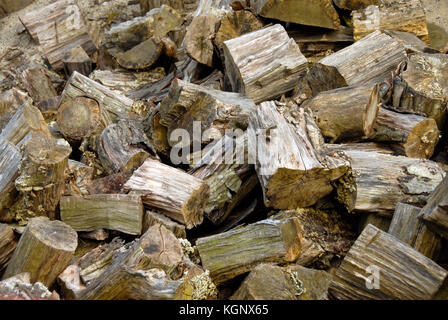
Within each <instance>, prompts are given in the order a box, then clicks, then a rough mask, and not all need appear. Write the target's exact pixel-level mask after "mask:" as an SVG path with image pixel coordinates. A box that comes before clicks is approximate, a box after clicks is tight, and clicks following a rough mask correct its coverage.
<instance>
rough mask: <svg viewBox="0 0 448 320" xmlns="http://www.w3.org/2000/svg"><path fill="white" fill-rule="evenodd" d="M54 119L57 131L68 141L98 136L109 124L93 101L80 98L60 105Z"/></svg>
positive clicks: (104, 114) (96, 103)
mask: <svg viewBox="0 0 448 320" xmlns="http://www.w3.org/2000/svg"><path fill="white" fill-rule="evenodd" d="M56 118H57V123H58V127H59V130H60V131H61V133H62V134H63V135H64V137H65V138H66V139H67V140H68V141H81V140H83V139H86V138H89V137H91V136H94V135H95V134H100V133H101V132H102V130H103V129H104V128H105V127H106V126H107V125H109V123H110V122H111V120H110V119H109V115H108V114H107V113H105V112H104V111H103V110H102V108H101V107H100V105H99V104H98V102H97V101H96V100H95V99H91V98H86V97H81V96H79V97H76V98H74V99H73V100H68V101H66V102H64V103H63V104H61V105H60V106H59V109H58V113H57V117H56Z"/></svg>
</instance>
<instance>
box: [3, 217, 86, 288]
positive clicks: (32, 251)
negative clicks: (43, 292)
mask: <svg viewBox="0 0 448 320" xmlns="http://www.w3.org/2000/svg"><path fill="white" fill-rule="evenodd" d="M77 246H78V235H77V234H76V232H75V231H74V230H73V229H72V228H70V227H69V226H68V225H66V224H65V223H63V222H61V221H50V220H48V219H47V218H43V217H38V218H34V219H31V220H30V221H29V223H28V225H27V227H26V229H25V232H24V233H23V235H22V236H21V238H20V241H19V244H18V245H17V248H16V250H15V251H14V254H13V256H12V258H11V260H10V262H9V264H8V267H7V268H6V271H5V273H4V275H3V279H7V278H9V277H11V276H14V275H17V274H20V273H22V272H29V273H30V275H31V281H32V282H36V281H39V282H42V283H43V284H44V285H46V286H48V287H50V286H51V285H52V284H53V283H54V281H55V280H56V278H57V276H58V275H59V274H60V273H61V272H62V271H63V270H64V269H65V268H66V267H67V266H68V264H69V261H70V259H71V258H72V256H73V254H74V253H75V250H76V247H77Z"/></svg>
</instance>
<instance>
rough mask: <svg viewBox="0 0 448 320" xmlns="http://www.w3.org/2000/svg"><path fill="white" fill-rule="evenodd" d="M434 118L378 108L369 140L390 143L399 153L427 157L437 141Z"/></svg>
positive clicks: (431, 152)
mask: <svg viewBox="0 0 448 320" xmlns="http://www.w3.org/2000/svg"><path fill="white" fill-rule="evenodd" d="M439 136H440V131H439V129H438V128H437V123H436V121H435V120H434V119H429V118H426V117H422V116H418V115H414V114H402V113H397V112H394V111H390V110H387V109H385V108H380V110H379V113H378V117H377V121H376V124H375V127H374V129H373V133H372V135H371V136H370V140H373V141H378V142H386V143H392V145H393V147H394V149H395V150H397V152H398V153H399V154H402V155H405V156H407V157H410V158H425V159H429V158H431V157H432V156H433V154H434V150H435V148H436V146H437V143H438V142H439Z"/></svg>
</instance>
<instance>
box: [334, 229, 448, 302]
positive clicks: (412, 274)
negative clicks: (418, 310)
mask: <svg viewBox="0 0 448 320" xmlns="http://www.w3.org/2000/svg"><path fill="white" fill-rule="evenodd" d="M369 266H370V267H371V266H376V267H377V268H379V272H380V273H379V289H376V290H370V289H368V288H367V285H366V282H367V281H368V280H372V279H371V278H372V273H371V272H372V270H370V269H368V268H369ZM371 268H372V267H371ZM369 270H370V272H369ZM447 276H448V272H447V271H446V270H445V269H443V268H442V267H440V266H439V265H437V264H436V263H435V262H433V261H432V260H430V259H429V258H427V257H425V256H424V255H423V254H421V253H419V252H418V251H416V250H414V249H413V248H412V247H410V246H409V245H407V244H405V243H403V242H401V241H399V240H397V239H396V238H395V237H393V236H391V235H389V234H387V233H385V232H384V231H381V230H379V229H378V228H376V227H374V226H372V225H369V226H367V227H366V228H365V229H364V231H363V232H362V234H361V235H360V236H359V238H358V240H357V241H356V242H355V244H354V245H353V246H352V248H351V249H350V251H349V252H348V254H347V256H346V257H345V258H344V261H343V262H342V264H341V265H340V267H339V268H338V270H337V271H336V274H335V275H334V278H333V281H332V282H331V284H330V287H329V293H330V294H331V295H332V296H333V297H335V298H337V299H351V300H358V299H361V300H364V299H374V300H396V299H399V300H429V299H432V298H434V297H435V296H436V294H437V292H438V291H439V289H440V288H441V286H442V284H443V282H444V281H445V280H446V278H447ZM376 281H378V279H377V280H376ZM369 284H370V285H372V286H373V285H375V283H372V282H370V283H369Z"/></svg>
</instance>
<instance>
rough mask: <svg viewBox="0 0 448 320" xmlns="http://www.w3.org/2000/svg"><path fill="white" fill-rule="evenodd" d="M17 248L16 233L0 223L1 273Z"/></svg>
mask: <svg viewBox="0 0 448 320" xmlns="http://www.w3.org/2000/svg"><path fill="white" fill-rule="evenodd" d="M16 247H17V240H16V237H15V235H14V231H13V230H12V228H11V227H9V226H8V225H6V224H1V223H0V273H1V272H2V271H3V269H4V268H5V267H6V265H7V263H8V261H9V259H10V258H11V257H12V254H13V252H14V250H15V249H16Z"/></svg>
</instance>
